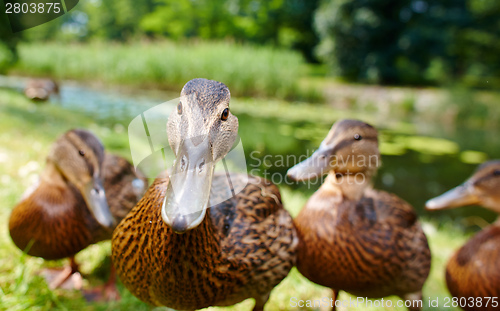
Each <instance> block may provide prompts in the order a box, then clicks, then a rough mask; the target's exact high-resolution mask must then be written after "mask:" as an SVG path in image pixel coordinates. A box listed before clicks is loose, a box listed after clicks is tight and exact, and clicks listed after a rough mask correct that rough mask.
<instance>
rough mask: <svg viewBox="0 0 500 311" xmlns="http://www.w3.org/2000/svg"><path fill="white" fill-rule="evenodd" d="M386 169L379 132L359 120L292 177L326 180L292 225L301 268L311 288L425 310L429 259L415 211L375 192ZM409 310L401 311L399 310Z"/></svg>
mask: <svg viewBox="0 0 500 311" xmlns="http://www.w3.org/2000/svg"><path fill="white" fill-rule="evenodd" d="M380 164H381V156H380V152H379V149H378V132H377V130H376V129H375V128H374V127H373V126H371V125H369V124H368V123H365V122H362V121H360V120H348V119H346V120H340V121H338V122H336V123H334V125H333V126H332V128H331V129H330V131H329V132H328V135H327V136H326V138H325V139H324V140H323V141H322V142H321V144H320V146H319V148H318V149H317V150H316V151H315V152H314V153H313V154H312V155H311V157H309V158H308V159H306V160H304V161H302V162H300V163H298V164H296V165H295V166H293V167H292V168H290V169H289V170H288V172H287V176H288V178H290V179H291V180H293V181H310V182H318V181H321V179H320V178H322V176H323V175H325V174H326V178H325V179H324V181H323V182H322V184H321V186H320V187H319V189H318V190H317V191H316V192H315V193H314V194H313V195H312V196H311V197H310V198H309V200H308V201H307V202H306V204H305V206H304V207H303V208H302V209H301V211H300V212H299V214H298V215H297V216H296V217H295V219H294V224H295V227H296V229H297V233H298V236H299V246H298V250H297V254H298V255H297V269H298V270H299V272H300V273H301V274H302V275H304V276H305V277H306V278H307V279H309V280H310V281H312V282H314V283H317V284H319V285H322V286H326V287H329V288H331V289H332V290H333V297H332V300H331V301H332V303H331V306H332V307H333V310H335V307H336V306H337V304H336V302H337V297H338V294H339V291H340V290H343V291H346V292H348V293H350V294H353V295H355V296H358V297H364V298H366V297H368V298H382V297H386V296H389V295H397V296H399V297H401V298H402V299H403V300H404V304H405V305H404V306H406V307H409V309H410V310H420V309H421V307H422V300H421V299H422V287H423V285H424V282H425V280H426V279H427V277H428V275H429V270H430V265H431V254H430V250H429V246H428V243H427V238H426V236H425V234H424V232H423V230H422V227H421V225H420V223H419V221H418V218H417V214H416V212H415V211H414V209H413V207H412V206H411V205H410V204H408V203H407V202H405V201H404V200H403V199H401V198H399V197H397V196H396V195H394V194H391V193H387V192H384V191H380V190H375V189H373V187H372V186H371V179H372V178H373V176H374V175H375V173H376V172H377V170H378V167H379V166H380ZM401 306H403V305H401Z"/></svg>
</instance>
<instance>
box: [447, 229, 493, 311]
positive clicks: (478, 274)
mask: <svg viewBox="0 0 500 311" xmlns="http://www.w3.org/2000/svg"><path fill="white" fill-rule="evenodd" d="M499 258H500V226H498V224H494V225H491V226H489V227H487V228H485V229H483V230H482V231H480V232H479V233H477V234H476V235H475V236H474V237H473V238H471V239H470V240H469V241H468V242H467V243H466V244H465V245H464V246H462V247H461V248H460V249H459V250H458V251H457V252H456V253H455V254H454V255H453V257H452V258H451V259H450V261H449V262H448V266H447V268H446V283H447V285H448V289H449V290H450V293H451V294H452V295H453V296H454V297H458V298H461V297H467V305H466V306H465V307H463V309H464V310H488V311H489V310H498V309H499V308H500V301H498V299H500V298H496V299H497V302H498V304H497V303H494V302H493V301H491V299H490V301H489V304H488V306H486V302H487V301H488V299H487V298H482V299H481V298H479V299H478V300H474V302H472V301H470V300H469V299H470V298H469V297H500V270H499V269H498V266H499Z"/></svg>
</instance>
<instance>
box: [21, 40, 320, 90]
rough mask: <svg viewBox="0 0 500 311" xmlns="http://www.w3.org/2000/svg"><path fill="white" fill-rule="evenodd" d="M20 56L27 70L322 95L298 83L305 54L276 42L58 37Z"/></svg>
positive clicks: (27, 46) (26, 47)
mask: <svg viewBox="0 0 500 311" xmlns="http://www.w3.org/2000/svg"><path fill="white" fill-rule="evenodd" d="M19 56H20V59H21V60H20V62H19V63H18V64H17V66H16V67H15V68H14V69H13V71H14V72H16V73H20V74H25V75H39V76H46V75H49V76H52V77H54V78H56V79H74V80H84V81H93V82H96V81H101V82H103V83H113V84H125V85H128V84H130V85H131V84H133V85H139V86H143V87H155V88H165V89H173V90H175V91H178V90H179V89H180V88H182V86H183V85H184V84H185V83H186V82H187V81H189V80H191V79H194V78H200V77H204V78H208V79H215V80H218V81H222V82H224V83H225V84H227V85H228V86H229V88H230V90H231V92H232V93H233V95H238V96H259V97H264V96H265V97H276V98H294V99H297V98H302V97H304V96H309V97H310V96H313V97H317V96H318V94H316V93H315V91H314V90H312V91H310V92H308V91H306V90H304V89H303V88H300V87H298V86H299V83H298V81H299V79H300V77H301V76H303V74H304V71H305V70H306V67H305V62H304V60H303V59H302V57H301V55H300V54H299V53H297V52H292V51H287V50H283V49H277V48H272V47H258V46H252V45H242V44H236V43H228V42H219V43H217V42H215V43H214V42H212V43H208V42H185V43H171V42H155V43H137V44H128V45H122V44H111V43H93V44H70V45H67V46H65V47H64V48H61V45H60V44H58V43H43V44H40V43H23V44H20V45H19ZM193 73H196V74H193ZM308 93H309V94H308Z"/></svg>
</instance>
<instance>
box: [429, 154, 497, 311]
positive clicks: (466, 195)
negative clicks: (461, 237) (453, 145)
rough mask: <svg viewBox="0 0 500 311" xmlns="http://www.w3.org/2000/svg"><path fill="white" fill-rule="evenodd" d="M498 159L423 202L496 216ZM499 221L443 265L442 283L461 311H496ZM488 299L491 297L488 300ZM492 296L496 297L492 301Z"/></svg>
mask: <svg viewBox="0 0 500 311" xmlns="http://www.w3.org/2000/svg"><path fill="white" fill-rule="evenodd" d="M498 189H500V160H490V161H487V162H485V163H483V164H481V165H480V166H479V167H478V168H477V169H476V171H475V172H474V173H473V175H472V176H471V177H470V178H469V179H468V180H466V181H465V182H464V183H462V184H461V185H459V186H457V187H455V188H453V189H451V190H449V191H447V192H445V193H444V194H442V195H440V196H438V197H435V198H433V199H430V200H429V201H427V203H426V205H425V207H426V209H427V210H430V211H435V210H442V209H450V208H456V207H460V206H466V205H481V206H484V207H485V208H487V209H489V210H491V211H493V212H496V213H499V214H500V192H499V191H498ZM499 258H500V218H497V220H496V221H495V222H494V223H493V224H491V225H489V226H487V227H486V228H484V229H482V230H481V231H480V232H479V233H477V234H476V235H475V236H473V237H472V238H471V239H470V240H469V241H468V242H467V243H465V245H463V246H462V247H461V248H460V249H458V250H457V251H456V252H455V253H454V254H453V256H452V257H451V258H450V259H449V261H448V264H447V266H446V284H447V287H448V290H449V291H450V293H451V295H452V296H453V297H456V298H458V303H459V306H460V307H462V309H464V310H486V311H490V310H498V309H499V307H500V306H499V303H500V301H499V299H500V298H498V297H500V271H499V270H498V266H499V264H500V260H499ZM490 297H492V298H490ZM495 297H496V298H495Z"/></svg>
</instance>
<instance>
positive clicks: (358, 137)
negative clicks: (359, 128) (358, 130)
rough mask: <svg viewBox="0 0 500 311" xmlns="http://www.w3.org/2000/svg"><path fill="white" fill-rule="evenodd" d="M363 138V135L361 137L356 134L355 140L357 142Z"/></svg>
mask: <svg viewBox="0 0 500 311" xmlns="http://www.w3.org/2000/svg"><path fill="white" fill-rule="evenodd" d="M361 138H363V137H361V135H359V134H354V139H355V140H361Z"/></svg>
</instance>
